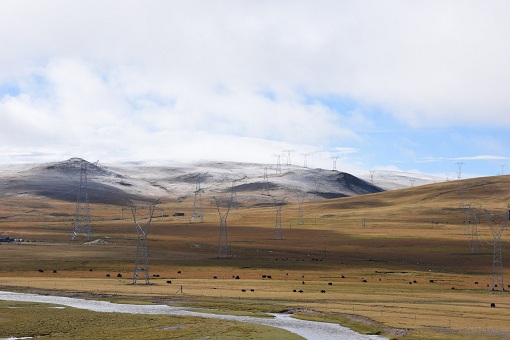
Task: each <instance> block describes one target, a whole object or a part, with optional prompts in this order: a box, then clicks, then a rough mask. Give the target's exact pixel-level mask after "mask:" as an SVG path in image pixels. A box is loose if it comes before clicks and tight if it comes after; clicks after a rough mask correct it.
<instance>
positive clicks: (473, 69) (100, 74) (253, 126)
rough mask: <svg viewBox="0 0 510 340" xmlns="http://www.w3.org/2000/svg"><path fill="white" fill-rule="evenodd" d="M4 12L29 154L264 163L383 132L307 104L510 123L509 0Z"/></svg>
mask: <svg viewBox="0 0 510 340" xmlns="http://www.w3.org/2000/svg"><path fill="white" fill-rule="evenodd" d="M1 9H2V10H0V30H1V31H2V34H1V35H0V46H4V47H5V48H4V50H5V51H8V53H2V54H0V89H1V87H2V85H4V84H8V85H9V86H12V85H13V84H14V86H18V87H19V89H20V94H19V95H16V94H14V95H12V94H10V95H3V96H2V94H1V92H0V114H1V116H2V125H1V127H0V136H1V137H0V139H1V140H2V143H3V144H4V145H7V146H9V147H10V148H11V149H16V150H19V149H18V148H22V146H24V147H25V149H23V150H25V151H23V150H19V151H20V153H27V154H30V152H31V150H32V149H35V148H36V147H41V148H44V152H47V151H48V150H54V152H55V154H59V155H61V154H62V149H64V150H65V152H64V153H75V152H76V153H78V152H82V153H89V154H92V155H93V154H94V153H99V154H101V157H111V158H115V157H118V158H130V157H132V156H133V155H138V157H140V158H141V157H149V156H150V157H158V156H160V155H164V154H165V152H167V151H168V150H171V152H172V153H173V154H182V155H188V154H189V153H192V152H195V153H196V157H199V158H200V157H202V155H205V156H207V155H215V154H218V155H222V156H223V154H225V155H228V154H229V153H228V152H227V150H228V151H229V152H232V153H235V154H243V152H244V153H246V152H248V153H250V154H252V155H259V157H260V158H261V159H262V158H267V157H268V155H270V154H272V153H274V152H278V150H280V149H282V148H283V145H287V146H288V148H291V149H297V148H298V147H299V148H302V151H301V150H300V151H299V152H301V153H306V152H309V151H310V150H313V149H314V148H315V149H319V148H322V146H325V148H326V149H328V150H331V152H340V151H342V150H350V149H349V148H351V149H354V148H353V146H352V142H353V141H359V140H360V139H361V138H362V137H360V136H359V134H358V132H357V130H356V127H355V126H357V125H360V126H363V127H373V126H377V122H374V121H371V119H369V118H367V117H366V116H365V115H364V113H363V112H361V111H360V110H359V109H354V110H353V111H349V112H335V111H334V110H333V109H332V108H331V107H328V106H326V105H324V104H321V103H320V102H317V103H314V102H310V101H307V98H310V97H312V98H313V97H314V96H324V95H330V94H333V95H339V96H343V97H346V98H349V99H352V100H353V101H355V102H358V103H359V104H360V106H364V105H368V106H374V107H380V108H381V110H383V111H384V112H387V113H388V114H389V115H393V116H395V117H397V118H398V119H400V120H402V121H403V122H405V123H406V124H409V125H413V126H449V125H459V124H460V125H464V126H468V125H481V126H483V125H487V126H491V125H492V124H493V122H495V121H497V122H498V125H499V126H510V115H508V108H509V107H508V106H509V105H508V99H507V98H508V94H507V93H506V89H508V88H510V66H509V65H510V64H509V63H508V62H507V59H508V55H510V40H508V38H507V37H508V36H509V35H510V22H509V21H508V18H507V14H508V13H509V9H510V4H509V3H507V2H505V1H491V2H490V3H489V4H487V3H483V2H475V1H468V2H466V1H441V2H419V1H384V2H374V1H352V2H345V1H341V2H338V1H314V2H309V1H277V2H275V1H257V2H246V1H243V2H241V1H150V2H142V1H124V2H122V4H119V3H117V2H115V1H87V2H82V1H57V0H53V1H52V0H50V1H44V2H31V1H26V2H25V1H16V2H11V3H7V4H6V3H4V4H2V5H1ZM372 119H373V118H372ZM179 138H180V139H179ZM190 140H191V141H190ZM494 143H496V142H494ZM231 144H232V145H231ZM273 147H274V148H277V149H276V150H272V151H270V150H269V149H271V148H273ZM334 147H338V148H339V149H337V150H334ZM342 148H345V149H342ZM223 150H224V151H223ZM243 150H245V151H243ZM339 150H340V151H339ZM412 151H413V150H410V151H409V152H410V154H411V155H412V157H415V156H414V154H413V153H412ZM262 154H264V155H265V156H263V155H262ZM70 156H72V155H70ZM165 157H166V156H165Z"/></svg>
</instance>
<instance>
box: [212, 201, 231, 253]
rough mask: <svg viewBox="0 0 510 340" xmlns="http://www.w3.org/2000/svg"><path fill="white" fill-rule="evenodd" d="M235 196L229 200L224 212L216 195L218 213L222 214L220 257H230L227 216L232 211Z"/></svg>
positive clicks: (219, 241)
mask: <svg viewBox="0 0 510 340" xmlns="http://www.w3.org/2000/svg"><path fill="white" fill-rule="evenodd" d="M232 200H233V197H230V199H229V200H228V207H227V211H226V212H225V213H224V214H222V213H221V211H220V205H221V203H220V199H218V198H216V197H214V201H215V202H216V208H217V209H218V215H219V216H220V236H219V238H218V258H220V257H222V254H224V257H226V258H228V234H227V218H228V213H229V212H230V208H231V207H232Z"/></svg>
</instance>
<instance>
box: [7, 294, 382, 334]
mask: <svg viewBox="0 0 510 340" xmlns="http://www.w3.org/2000/svg"><path fill="white" fill-rule="evenodd" d="M39 293H43V292H42V291H39ZM47 293H50V292H48V291H46V292H44V294H47ZM51 293H54V292H51ZM62 295H66V296H56V295H41V294H33V293H17V292H8V291H0V300H4V301H23V302H37V303H50V304H57V305H63V306H68V307H73V308H80V309H86V310H90V311H94V312H110V313H112V312H113V313H129V314H151V315H152V314H157V315H173V316H180V317H182V316H185V317H197V318H212V319H221V320H230V321H236V322H243V323H255V324H259V325H264V326H270V327H276V328H280V329H284V330H287V331H289V332H292V333H294V334H297V335H299V336H301V337H303V338H305V339H352V340H358V339H360V340H361V339H385V338H383V337H381V336H377V335H362V334H359V333H356V332H354V331H352V330H350V329H348V328H345V327H342V326H339V325H337V324H332V323H326V322H316V321H309V320H302V319H297V318H293V317H292V314H283V313H271V315H272V316H273V318H267V317H265V318H259V317H251V316H238V315H224V314H209V313H204V312H195V311H192V310H187V309H185V308H182V307H174V306H168V305H164V304H157V305H155V304H146V305H143V304H119V303H112V302H108V301H100V300H94V299H90V298H92V297H93V294H88V293H86V294H83V293H78V292H76V293H74V292H73V293H69V292H67V293H62ZM78 296H80V297H78ZM102 298H104V296H103V297H102ZM123 298H127V297H123Z"/></svg>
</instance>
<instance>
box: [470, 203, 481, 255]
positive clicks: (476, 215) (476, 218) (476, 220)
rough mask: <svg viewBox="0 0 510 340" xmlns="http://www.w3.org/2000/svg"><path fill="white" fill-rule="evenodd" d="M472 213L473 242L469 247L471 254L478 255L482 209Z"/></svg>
mask: <svg viewBox="0 0 510 340" xmlns="http://www.w3.org/2000/svg"><path fill="white" fill-rule="evenodd" d="M470 211H471V219H472V223H471V242H470V244H469V247H470V248H471V253H473V254H477V255H478V244H479V242H478V227H479V226H480V209H478V210H476V211H474V210H472V209H470Z"/></svg>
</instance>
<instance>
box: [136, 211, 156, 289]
mask: <svg viewBox="0 0 510 340" xmlns="http://www.w3.org/2000/svg"><path fill="white" fill-rule="evenodd" d="M158 203H159V202H156V203H154V204H152V205H150V206H139V207H137V206H135V205H131V206H130V208H131V213H132V214H133V221H134V223H135V229H136V234H137V239H136V256H135V270H134V273H133V284H136V283H137V280H138V279H139V278H140V277H139V276H140V273H143V276H144V279H145V284H147V285H148V284H149V249H148V245H147V235H148V234H149V228H150V224H151V221H152V216H153V215H154V210H155V207H156V204H158ZM137 209H148V210H149V217H148V221H147V222H146V223H145V226H144V227H142V226H140V224H138V221H137V218H136V214H137Z"/></svg>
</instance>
